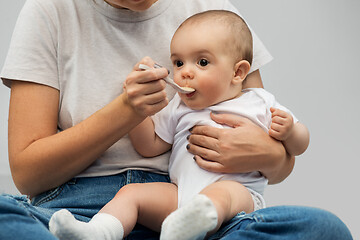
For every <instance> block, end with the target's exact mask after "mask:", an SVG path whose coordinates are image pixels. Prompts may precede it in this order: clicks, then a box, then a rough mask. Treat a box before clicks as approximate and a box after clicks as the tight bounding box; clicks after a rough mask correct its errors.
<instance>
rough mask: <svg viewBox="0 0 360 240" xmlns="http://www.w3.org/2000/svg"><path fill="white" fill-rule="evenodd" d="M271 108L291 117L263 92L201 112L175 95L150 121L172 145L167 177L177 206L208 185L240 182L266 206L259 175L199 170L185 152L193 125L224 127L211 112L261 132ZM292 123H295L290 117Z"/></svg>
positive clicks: (246, 92) (263, 183)
mask: <svg viewBox="0 0 360 240" xmlns="http://www.w3.org/2000/svg"><path fill="white" fill-rule="evenodd" d="M270 107H275V108H279V109H282V110H285V111H287V112H289V113H290V114H292V113H291V112H290V111H289V110H288V109H286V108H285V107H283V106H281V105H280V104H279V103H278V102H277V101H276V100H275V97H274V96H273V95H272V94H270V93H269V92H267V91H266V90H264V89H262V88H251V89H246V90H244V91H243V95H241V96H240V97H239V98H236V99H232V100H229V101H225V102H222V103H219V104H217V105H214V106H210V107H208V108H206V109H203V110H192V109H190V108H189V107H187V106H186V105H185V104H184V103H183V102H182V101H181V99H180V97H179V96H178V95H175V96H174V98H173V99H172V100H171V102H170V103H169V104H168V105H167V106H166V107H165V108H164V109H163V110H161V111H160V112H159V113H157V114H156V115H154V116H153V117H152V119H153V121H154V124H155V132H156V134H157V135H158V136H159V137H160V138H161V139H163V140H164V141H165V142H167V143H169V144H172V145H173V146H172V153H171V156H170V163H169V173H170V178H171V181H172V182H173V183H175V184H176V185H177V186H178V206H179V207H181V206H183V205H184V204H185V203H186V202H187V201H189V200H190V199H192V198H193V197H194V196H195V195H196V194H197V193H199V192H200V191H201V190H202V189H203V188H205V187H206V186H208V185H209V184H211V183H214V182H216V181H220V180H233V181H237V182H240V183H241V184H243V185H244V186H245V187H247V188H248V189H249V191H250V192H251V193H252V195H253V196H254V195H255V196H256V197H257V198H258V199H260V202H261V203H260V205H261V206H262V207H264V206H265V202H264V199H263V197H262V194H263V192H264V189H265V186H266V185H267V182H268V181H267V179H266V178H265V177H264V176H263V175H262V174H261V173H260V172H249V173H241V174H220V173H213V172H209V171H206V170H204V169H201V168H200V167H199V166H198V165H197V164H196V162H195V161H194V159H193V155H192V154H191V153H189V152H188V151H187V150H186V145H187V144H188V141H187V139H186V137H187V136H188V135H189V134H190V132H189V129H190V128H192V127H193V126H195V125H211V126H215V127H218V128H224V127H225V126H223V125H219V124H217V123H215V122H214V121H213V120H211V118H210V112H216V113H232V114H237V115H240V116H244V117H246V118H249V119H250V120H252V121H253V122H255V123H256V124H258V125H259V126H260V127H261V128H263V129H264V131H266V132H267V131H268V129H269V126H270V124H271V112H270ZM293 118H294V122H296V121H297V119H296V118H295V116H293Z"/></svg>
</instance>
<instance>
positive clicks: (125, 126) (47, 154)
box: [8, 58, 167, 196]
mask: <svg viewBox="0 0 360 240" xmlns="http://www.w3.org/2000/svg"><path fill="white" fill-rule="evenodd" d="M141 63H143V64H153V61H152V60H151V59H149V58H144V59H143V60H142V62H141ZM165 76H167V71H166V69H154V70H152V71H145V72H141V71H138V69H137V66H135V67H134V69H133V71H132V72H131V73H130V74H129V75H128V77H127V79H126V89H125V92H124V93H123V94H121V95H119V96H118V97H116V98H115V99H114V100H113V101H111V102H110V103H109V104H108V105H106V106H105V107H103V108H102V109H100V110H98V111H97V112H95V113H94V114H93V115H91V116H90V117H88V118H87V119H85V120H83V121H82V122H80V123H78V124H77V125H75V126H73V127H71V128H68V129H66V130H64V131H62V132H57V124H58V114H59V91H58V90H57V89H54V88H51V87H49V86H45V85H41V84H37V83H30V82H24V81H12V84H11V96H10V111H9V130H8V131H9V133H8V134H9V141H8V143H9V162H10V168H11V173H12V177H13V180H14V182H15V184H16V186H17V188H18V189H19V191H20V192H21V193H23V194H27V195H30V196H35V195H37V194H39V193H41V192H43V191H46V190H49V189H51V188H54V187H57V186H59V185H61V184H63V183H65V182H66V181H68V180H69V179H71V178H73V177H74V176H76V175H78V174H79V173H81V172H82V171H84V169H86V168H87V167H88V166H90V165H91V164H92V163H93V162H94V161H95V160H96V159H97V158H98V157H99V156H100V155H101V154H103V153H104V152H105V151H106V150H107V149H108V148H109V147H110V146H111V145H113V144H114V143H115V142H117V141H118V140H119V139H120V138H122V137H123V136H124V135H125V134H127V133H128V132H129V131H130V130H131V129H132V128H133V127H135V126H136V125H137V124H138V123H140V122H141V121H142V120H143V119H144V118H145V117H146V116H147V115H151V114H153V113H154V112H157V111H159V110H160V109H161V108H163V107H164V106H165V105H166V104H167V99H166V94H165V92H164V91H163V90H164V88H165V83H164V82H163V81H154V80H158V79H160V78H163V77H165ZM119 87H122V86H119ZM149 91H150V92H149Z"/></svg>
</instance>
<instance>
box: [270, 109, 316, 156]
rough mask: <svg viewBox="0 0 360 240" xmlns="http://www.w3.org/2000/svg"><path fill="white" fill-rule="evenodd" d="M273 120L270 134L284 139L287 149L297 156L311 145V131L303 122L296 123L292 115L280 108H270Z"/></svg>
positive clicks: (281, 139)
mask: <svg viewBox="0 0 360 240" xmlns="http://www.w3.org/2000/svg"><path fill="white" fill-rule="evenodd" d="M270 111H271V113H272V122H271V126H270V129H269V135H270V136H271V137H273V138H275V139H277V140H279V141H282V142H283V144H284V146H285V148H286V151H287V152H288V153H289V154H290V155H292V156H297V155H300V154H302V153H303V152H305V150H306V149H307V147H308V145H309V138H310V137H309V131H308V129H307V127H306V126H305V125H304V124H302V123H299V122H297V123H294V122H293V118H292V116H291V115H290V114H289V113H287V112H285V111H282V110H280V109H275V108H270Z"/></svg>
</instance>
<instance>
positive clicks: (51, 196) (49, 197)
mask: <svg viewBox="0 0 360 240" xmlns="http://www.w3.org/2000/svg"><path fill="white" fill-rule="evenodd" d="M63 189H64V185H61V186H60V187H57V188H56V189H55V190H54V191H52V192H51V193H49V194H48V195H46V196H45V197H43V198H42V199H40V200H39V201H37V202H36V203H34V204H33V205H34V206H39V205H41V204H43V203H46V202H49V201H51V200H53V199H55V198H56V197H57V196H59V195H60V193H61V192H62V190H63Z"/></svg>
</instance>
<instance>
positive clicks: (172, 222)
mask: <svg viewBox="0 0 360 240" xmlns="http://www.w3.org/2000/svg"><path fill="white" fill-rule="evenodd" d="M216 225H217V211H216V208H215V206H214V204H213V203H212V201H211V200H210V199H209V198H208V197H207V196H205V195H203V194H198V195H196V196H195V197H194V198H193V200H192V201H191V202H189V203H188V204H186V205H184V206H183V207H181V208H179V209H177V210H176V211H174V212H172V213H171V214H170V215H169V216H167V218H165V220H164V222H163V224H162V226H161V234H160V240H178V239H181V240H187V239H189V240H194V239H203V238H204V237H205V236H206V233H207V232H209V231H211V230H213V229H215V227H216Z"/></svg>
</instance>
